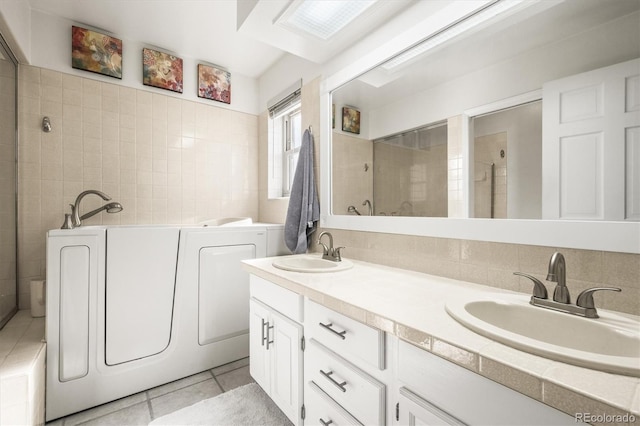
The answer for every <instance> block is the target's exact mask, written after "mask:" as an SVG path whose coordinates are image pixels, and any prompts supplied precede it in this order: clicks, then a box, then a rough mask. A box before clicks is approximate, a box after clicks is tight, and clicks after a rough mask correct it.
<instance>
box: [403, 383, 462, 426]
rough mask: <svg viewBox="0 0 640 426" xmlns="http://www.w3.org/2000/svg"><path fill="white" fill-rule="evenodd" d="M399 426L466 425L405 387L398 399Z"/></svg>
mask: <svg viewBox="0 0 640 426" xmlns="http://www.w3.org/2000/svg"><path fill="white" fill-rule="evenodd" d="M398 403H399V409H398V418H397V420H398V424H401V425H410V426H414V425H430V426H431V425H433V426H435V425H464V424H465V423H463V422H461V421H460V420H458V419H456V418H455V417H453V416H451V415H450V414H449V413H446V412H445V411H443V410H441V409H440V408H438V407H436V406H435V405H433V404H432V403H430V402H428V401H426V400H424V399H422V398H420V397H419V396H418V395H416V394H414V393H413V392H411V391H410V390H408V389H407V388H405V387H402V388H400V395H399V398H398Z"/></svg>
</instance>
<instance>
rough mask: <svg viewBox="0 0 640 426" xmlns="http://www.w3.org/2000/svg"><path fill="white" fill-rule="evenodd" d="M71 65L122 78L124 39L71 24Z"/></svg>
mask: <svg viewBox="0 0 640 426" xmlns="http://www.w3.org/2000/svg"><path fill="white" fill-rule="evenodd" d="M71 66H72V67H73V68H76V69H79V70H85V71H91V72H95V73H98V74H103V75H108V76H110V77H115V78H120V79H121V78H122V40H120V39H118V38H115V37H111V36H108V35H106V34H101V33H99V32H96V31H91V30H88V29H86V28H82V27H76V26H71Z"/></svg>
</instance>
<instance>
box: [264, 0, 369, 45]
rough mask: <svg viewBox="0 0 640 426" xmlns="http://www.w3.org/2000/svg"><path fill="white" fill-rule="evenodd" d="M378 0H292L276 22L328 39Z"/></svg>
mask: <svg viewBox="0 0 640 426" xmlns="http://www.w3.org/2000/svg"><path fill="white" fill-rule="evenodd" d="M376 1H378V0H355V1H353V0H294V1H293V2H292V3H291V5H290V6H289V7H288V8H287V9H286V10H285V11H284V13H283V14H282V15H281V16H280V17H279V18H278V19H277V20H276V23H277V24H279V25H282V26H284V27H288V28H289V29H294V30H296V31H298V32H300V31H302V32H305V33H308V34H311V35H313V36H314V37H318V38H320V39H322V40H328V39H329V38H331V37H332V36H334V35H335V34H336V33H337V32H338V31H340V30H341V29H342V28H344V27H345V26H346V25H347V24H349V23H350V22H351V21H353V20H354V19H355V18H357V17H358V16H360V15H361V14H362V13H364V11H365V10H367V9H368V8H369V7H371V6H372V5H373V4H374V3H376Z"/></svg>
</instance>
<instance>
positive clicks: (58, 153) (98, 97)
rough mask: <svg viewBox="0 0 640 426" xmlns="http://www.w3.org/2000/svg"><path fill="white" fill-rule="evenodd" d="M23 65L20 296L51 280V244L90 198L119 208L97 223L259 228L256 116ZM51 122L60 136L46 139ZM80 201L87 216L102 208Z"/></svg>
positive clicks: (24, 298) (23, 304) (25, 299)
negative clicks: (232, 219) (226, 220)
mask: <svg viewBox="0 0 640 426" xmlns="http://www.w3.org/2000/svg"><path fill="white" fill-rule="evenodd" d="M116 81H117V80H115V79H114V83H113V84H111V83H104V82H100V81H96V80H92V79H90V78H82V77H78V76H72V75H68V74H64V73H60V72H57V71H51V70H47V69H43V68H38V67H31V66H24V65H21V66H20V72H19V85H20V92H19V95H20V98H19V114H20V116H19V121H20V140H19V195H18V197H19V217H18V242H19V247H20V249H19V254H18V262H19V270H20V272H19V273H20V276H19V296H20V308H22V309H26V308H28V307H29V282H30V280H31V279H43V278H44V274H45V235H46V231H47V230H49V229H55V228H59V227H60V226H61V225H62V223H63V219H64V213H65V212H69V211H70V210H69V206H68V205H69V204H70V203H73V202H74V200H75V198H76V196H77V195H78V194H79V193H80V192H81V191H83V190H86V189H98V190H101V191H104V192H106V193H107V194H109V195H110V196H111V197H112V198H113V200H114V201H118V202H120V203H121V204H122V205H123V206H124V210H123V211H122V212H120V213H118V214H107V213H101V214H99V215H96V216H94V217H93V218H91V219H89V220H87V221H86V222H85V223H86V224H88V225H91V224H93V225H95V224H152V223H162V224H166V223H171V224H192V223H197V222H200V221H202V220H205V219H211V218H216V217H224V216H248V217H252V218H253V219H254V220H257V219H258V198H259V197H258V158H259V156H258V117H257V116H254V115H251V114H245V113H240V112H235V111H232V110H229V109H225V108H220V107H217V106H216V105H215V102H212V103H211V105H208V104H202V103H197V102H192V101H185V100H181V99H178V98H175V97H171V96H166V95H163V94H160V93H152V92H148V91H145V90H142V89H141V90H136V89H133V88H128V87H122V86H119V85H118V84H117V83H116ZM43 116H49V117H50V119H51V123H52V126H53V131H52V132H50V133H44V132H42V130H41V122H42V118H43ZM101 202H102V200H101V199H100V198H99V197H97V196H88V197H86V198H85V199H84V200H83V203H82V212H87V211H89V210H91V209H94V208H97V207H99V206H100V205H101Z"/></svg>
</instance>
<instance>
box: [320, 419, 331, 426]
mask: <svg viewBox="0 0 640 426" xmlns="http://www.w3.org/2000/svg"><path fill="white" fill-rule="evenodd" d="M320 423H322V425H323V426H329V425H330V424H331V423H333V420H329V421H328V422H325V421H324V420H323V419H322V417H320Z"/></svg>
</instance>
